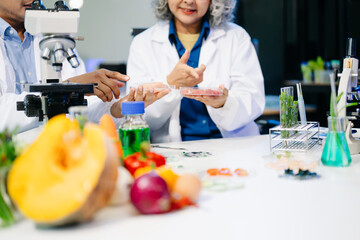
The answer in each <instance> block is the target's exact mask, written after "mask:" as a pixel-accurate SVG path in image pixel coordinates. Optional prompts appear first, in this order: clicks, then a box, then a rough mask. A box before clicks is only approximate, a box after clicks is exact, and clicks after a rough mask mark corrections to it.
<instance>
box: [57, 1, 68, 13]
mask: <svg viewBox="0 0 360 240" xmlns="http://www.w3.org/2000/svg"><path fill="white" fill-rule="evenodd" d="M55 10H57V11H67V10H69V7H68V6H66V3H65V1H56V2H55Z"/></svg>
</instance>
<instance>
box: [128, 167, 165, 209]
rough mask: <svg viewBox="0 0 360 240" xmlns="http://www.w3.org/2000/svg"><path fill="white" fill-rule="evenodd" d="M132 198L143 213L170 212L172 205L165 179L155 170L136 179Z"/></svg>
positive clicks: (132, 189)
mask: <svg viewBox="0 0 360 240" xmlns="http://www.w3.org/2000/svg"><path fill="white" fill-rule="evenodd" d="M130 199H131V202H132V203H133V205H134V206H135V207H136V208H137V210H139V212H141V213H142V214H154V213H164V212H168V211H169V210H170V207H171V197H170V194H169V190H168V187H167V185H166V182H165V181H164V179H162V178H161V177H160V176H159V175H157V174H156V173H154V172H150V173H147V174H144V175H142V176H141V177H139V178H138V179H136V180H135V182H134V184H133V186H132V188H131V190H130Z"/></svg>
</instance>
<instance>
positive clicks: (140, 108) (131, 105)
mask: <svg viewBox="0 0 360 240" xmlns="http://www.w3.org/2000/svg"><path fill="white" fill-rule="evenodd" d="M121 113H122V114H123V115H127V114H143V113H145V104H144V102H123V103H122V104H121Z"/></svg>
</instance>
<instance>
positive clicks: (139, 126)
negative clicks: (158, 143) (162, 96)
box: [119, 102, 150, 157]
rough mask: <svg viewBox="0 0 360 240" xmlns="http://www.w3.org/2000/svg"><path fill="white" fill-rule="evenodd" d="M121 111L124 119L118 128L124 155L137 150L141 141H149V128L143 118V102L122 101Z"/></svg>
mask: <svg viewBox="0 0 360 240" xmlns="http://www.w3.org/2000/svg"><path fill="white" fill-rule="evenodd" d="M121 111H122V114H123V115H124V116H125V121H124V122H123V124H121V126H120V128H119V138H120V141H121V143H122V147H123V151H124V157H126V156H128V155H131V154H133V153H135V152H139V151H140V145H141V143H143V142H148V143H150V129H149V126H148V125H147V123H146V121H145V120H144V113H145V105H144V102H124V103H122V110H121Z"/></svg>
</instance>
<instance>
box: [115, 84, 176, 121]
mask: <svg viewBox="0 0 360 240" xmlns="http://www.w3.org/2000/svg"><path fill="white" fill-rule="evenodd" d="M170 91H171V89H170V88H166V85H165V84H163V83H147V84H144V85H141V86H139V87H137V88H136V89H135V88H131V89H130V92H129V94H128V95H126V96H125V97H123V98H121V99H120V100H119V101H117V102H115V103H114V104H113V105H112V106H111V109H110V113H111V115H112V116H113V117H115V118H121V117H123V115H122V114H121V104H122V103H123V102H131V101H144V103H145V107H147V106H149V105H150V104H152V103H153V102H155V101H157V100H159V99H160V98H162V97H163V96H165V95H166V94H168V93H169V92H170Z"/></svg>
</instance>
